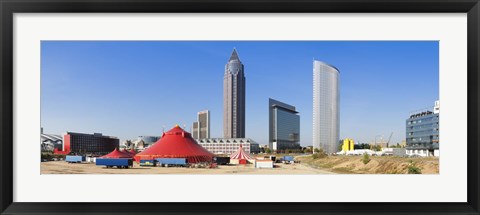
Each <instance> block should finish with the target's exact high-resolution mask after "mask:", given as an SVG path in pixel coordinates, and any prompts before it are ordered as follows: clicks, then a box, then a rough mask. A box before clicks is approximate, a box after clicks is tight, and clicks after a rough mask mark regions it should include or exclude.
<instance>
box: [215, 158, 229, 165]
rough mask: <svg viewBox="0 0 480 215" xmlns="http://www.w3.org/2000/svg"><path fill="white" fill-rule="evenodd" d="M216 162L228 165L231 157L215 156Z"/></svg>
mask: <svg viewBox="0 0 480 215" xmlns="http://www.w3.org/2000/svg"><path fill="white" fill-rule="evenodd" d="M215 163H217V164H218V165H227V164H229V163H230V157H215Z"/></svg>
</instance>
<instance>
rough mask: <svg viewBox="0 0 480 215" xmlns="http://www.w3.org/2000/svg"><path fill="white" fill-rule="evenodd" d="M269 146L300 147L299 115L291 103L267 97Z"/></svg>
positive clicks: (281, 147) (280, 148)
mask: <svg viewBox="0 0 480 215" xmlns="http://www.w3.org/2000/svg"><path fill="white" fill-rule="evenodd" d="M268 113H269V126H268V130H269V141H268V142H269V148H270V149H272V150H285V149H299V148H300V144H299V141H300V116H299V115H298V112H297V111H296V110H295V107H294V106H292V105H288V104H285V103H283V102H279V101H277V100H274V99H268Z"/></svg>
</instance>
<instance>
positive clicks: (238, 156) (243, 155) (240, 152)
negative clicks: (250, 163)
mask: <svg viewBox="0 0 480 215" xmlns="http://www.w3.org/2000/svg"><path fill="white" fill-rule="evenodd" d="M230 159H238V160H242V159H245V160H251V159H254V158H253V157H252V156H251V155H250V154H249V153H247V152H245V151H244V150H243V147H242V144H240V148H238V150H237V151H236V152H234V153H232V154H231V155H230Z"/></svg>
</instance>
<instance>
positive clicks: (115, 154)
mask: <svg viewBox="0 0 480 215" xmlns="http://www.w3.org/2000/svg"><path fill="white" fill-rule="evenodd" d="M101 158H132V156H131V155H130V154H126V153H124V152H121V151H119V150H118V149H117V148H115V150H113V152H110V153H109V154H106V155H104V156H102V157H101Z"/></svg>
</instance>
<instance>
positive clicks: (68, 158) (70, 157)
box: [65, 155, 85, 163]
mask: <svg viewBox="0 0 480 215" xmlns="http://www.w3.org/2000/svg"><path fill="white" fill-rule="evenodd" d="M65 161H66V162H67V163H81V162H84V161H85V157H84V156H80V155H67V156H66V158H65Z"/></svg>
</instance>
